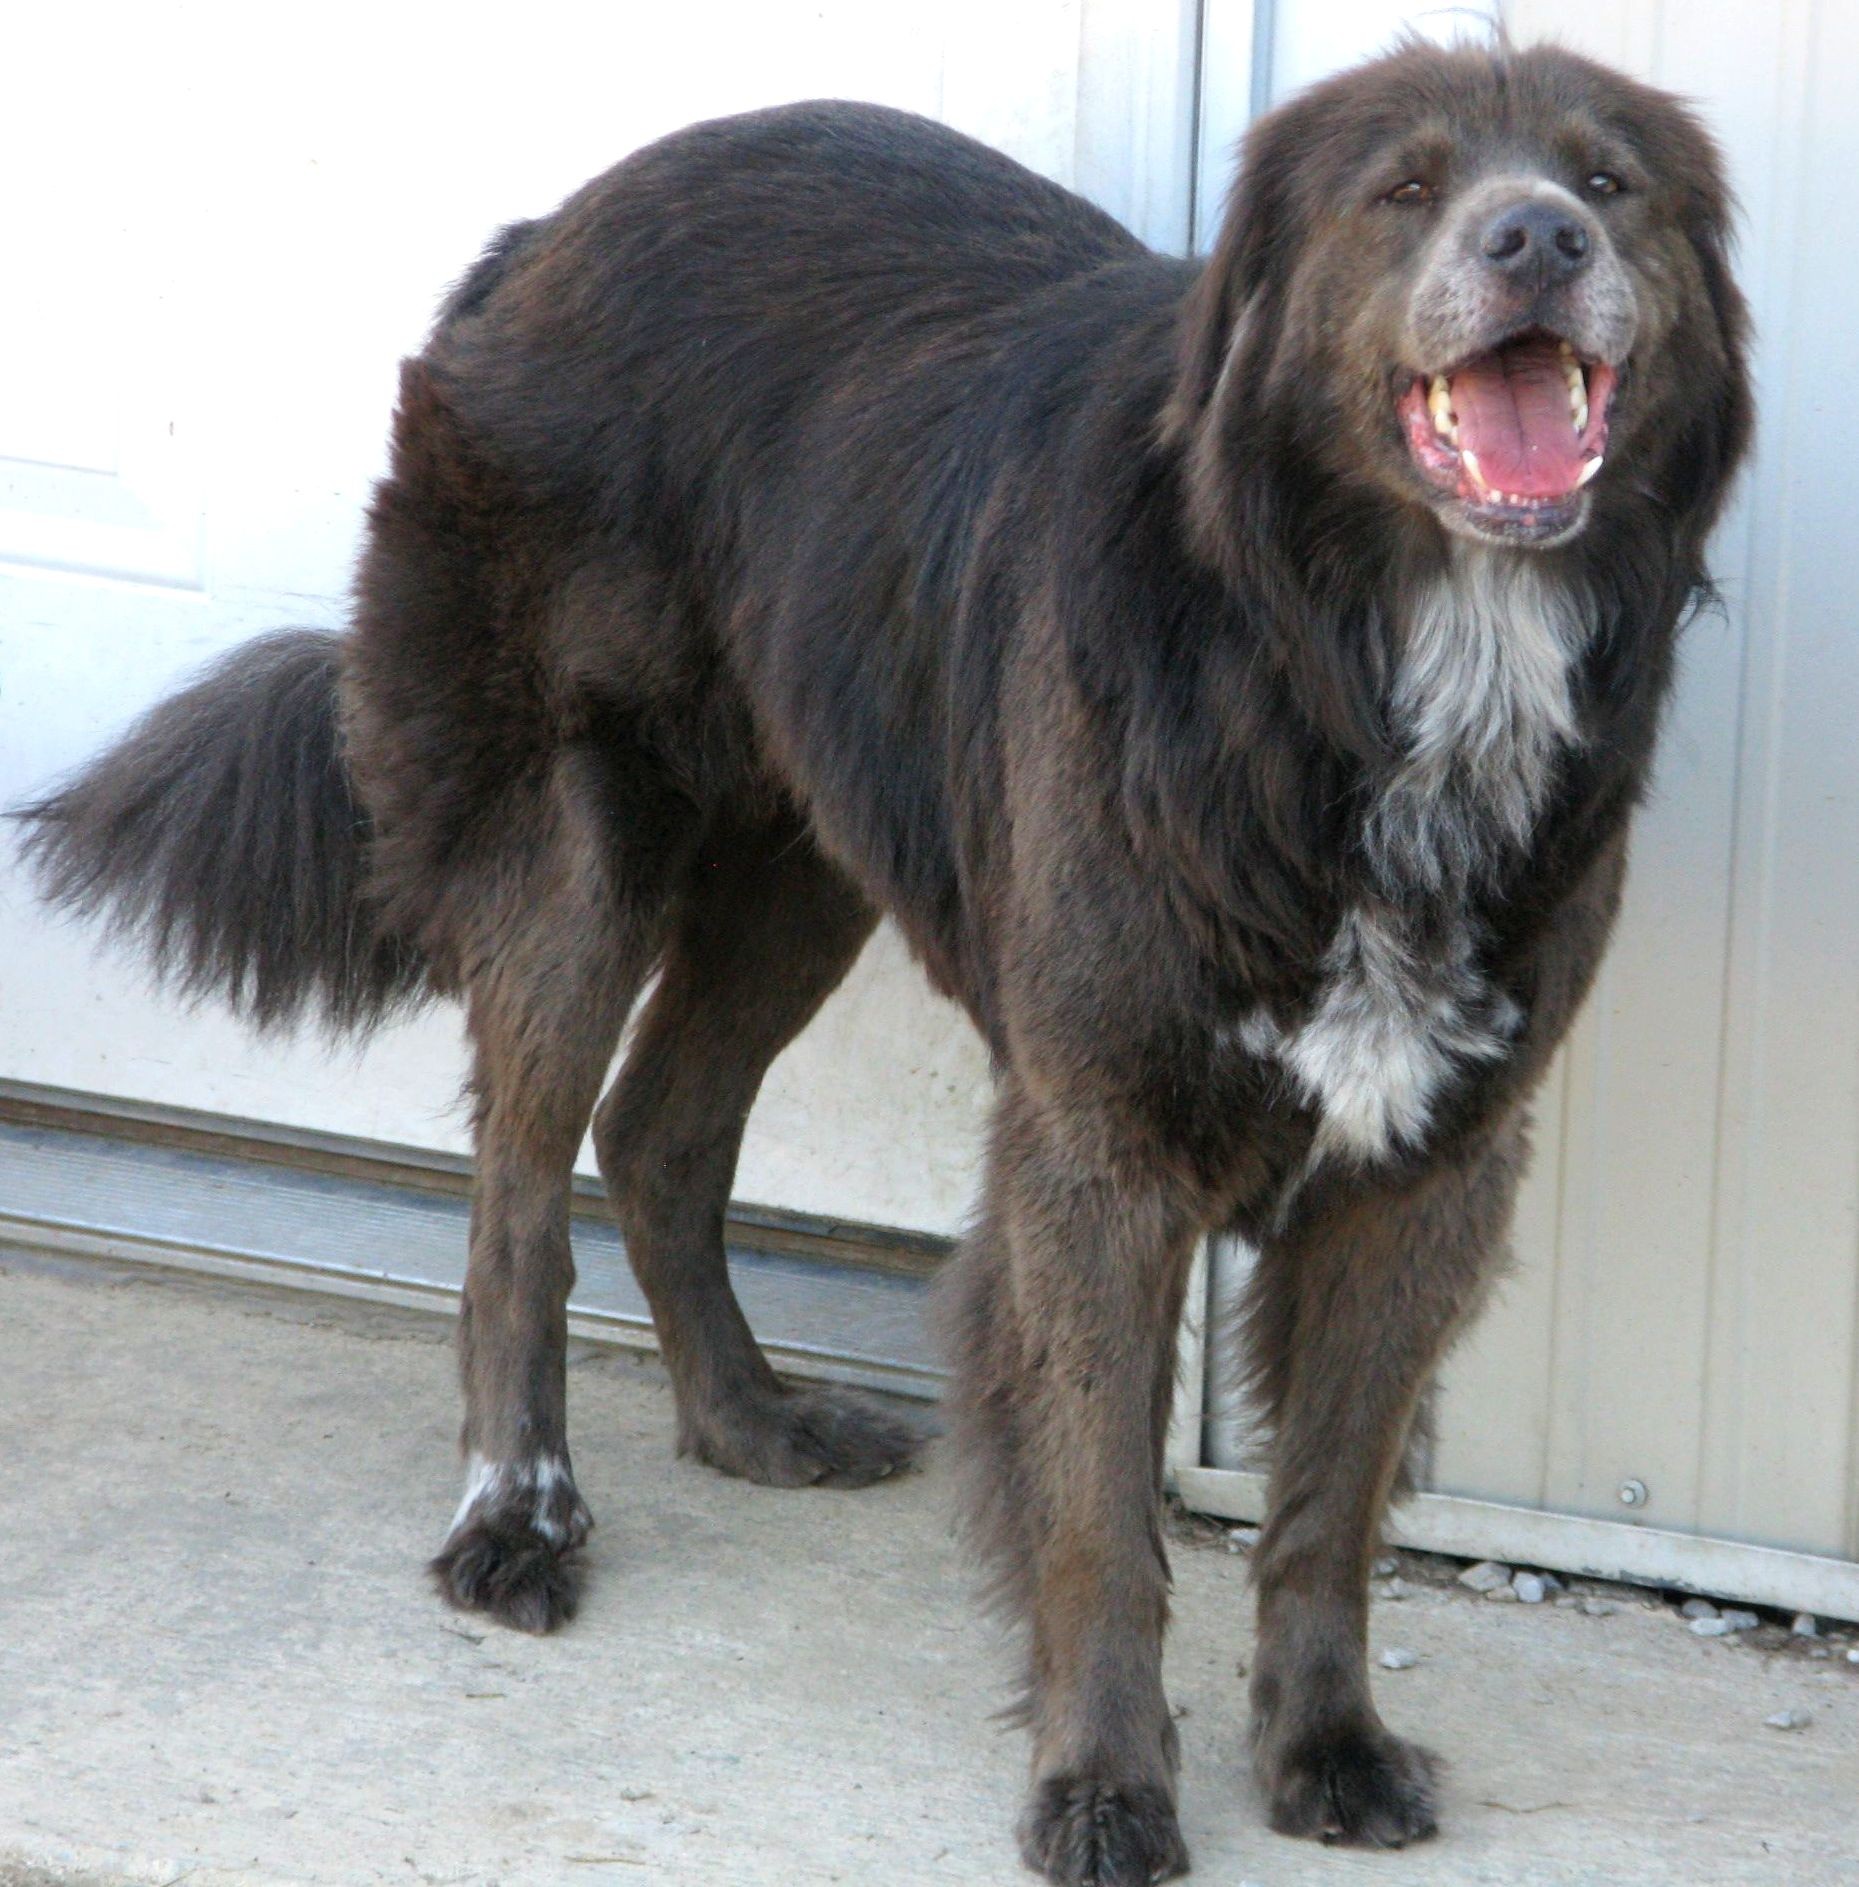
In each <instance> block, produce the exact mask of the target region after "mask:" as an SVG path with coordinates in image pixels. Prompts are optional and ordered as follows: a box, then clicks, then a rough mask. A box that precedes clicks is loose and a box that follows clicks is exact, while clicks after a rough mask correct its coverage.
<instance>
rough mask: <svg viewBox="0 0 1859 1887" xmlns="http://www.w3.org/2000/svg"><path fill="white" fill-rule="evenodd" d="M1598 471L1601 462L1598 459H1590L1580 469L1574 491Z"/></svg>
mask: <svg viewBox="0 0 1859 1887" xmlns="http://www.w3.org/2000/svg"><path fill="white" fill-rule="evenodd" d="M1600 469H1601V461H1600V460H1599V459H1590V460H1589V461H1588V463H1587V464H1586V465H1584V466H1583V467H1582V468H1581V476H1580V477H1579V478H1578V479H1576V481H1575V486H1576V489H1577V490H1579V489H1580V488H1581V487H1582V486H1583V485H1585V484H1587V482H1588V481H1589V479H1591V478H1592V477H1593V476H1594V475H1595V473H1596V472H1598V471H1599V470H1600Z"/></svg>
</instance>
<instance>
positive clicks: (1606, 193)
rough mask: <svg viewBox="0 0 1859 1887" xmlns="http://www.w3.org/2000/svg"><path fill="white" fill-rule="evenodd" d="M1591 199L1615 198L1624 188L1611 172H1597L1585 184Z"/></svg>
mask: <svg viewBox="0 0 1859 1887" xmlns="http://www.w3.org/2000/svg"><path fill="white" fill-rule="evenodd" d="M1586 188H1587V191H1588V194H1589V195H1590V196H1591V197H1617V196H1619V194H1620V193H1621V191H1622V190H1624V189H1625V188H1626V185H1625V184H1623V183H1622V182H1621V181H1620V179H1619V178H1618V177H1616V176H1615V175H1614V173H1613V172H1612V171H1611V170H1597V171H1596V172H1595V173H1594V174H1593V175H1592V176H1591V177H1590V178H1589V179H1588V182H1587V186H1586Z"/></svg>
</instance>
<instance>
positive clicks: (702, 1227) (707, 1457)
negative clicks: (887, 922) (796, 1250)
mask: <svg viewBox="0 0 1859 1887" xmlns="http://www.w3.org/2000/svg"><path fill="white" fill-rule="evenodd" d="M874 921H875V920H874V916H873V913H872V910H871V908H870V906H869V905H867V904H866V902H865V901H864V899H863V898H862V897H861V896H860V895H859V893H858V892H857V890H856V889H855V888H854V887H853V886H852V884H851V883H850V882H849V881H848V880H847V879H846V878H845V877H844V876H843V875H842V874H841V873H840V872H839V871H838V870H836V869H835V868H834V867H833V866H832V865H831V864H829V863H828V862H827V860H826V859H824V858H823V857H822V856H821V855H820V853H819V851H818V850H817V849H816V848H815V846H814V844H813V842H812V840H811V839H810V838H809V837H808V835H807V833H806V831H805V829H804V828H803V827H802V826H800V825H799V824H798V823H797V822H795V821H792V820H782V821H778V822H773V823H764V824H755V825H752V826H735V827H731V828H728V829H724V830H719V831H718V832H716V833H714V834H713V835H711V837H710V838H709V839H708V840H707V841H706V844H705V848H704V850H703V852H702V853H701V855H700V857H699V860H698V866H697V869H696V871H695V872H694V873H693V874H692V877H691V888H690V890H689V892H688V893H687V895H686V897H685V900H684V902H683V904H682V906H681V908H680V911H679V913H678V916H677V919H676V921H675V924H674V928H673V932H672V935H671V936H670V938H669V939H668V941H667V944H666V948H665V955H664V964H663V969H662V971H661V974H660V977H659V982H658V986H657V988H656V989H655V991H654V992H653V995H652V999H651V1001H650V1002H649V1003H648V1004H647V1007H646V1011H645V1014H644V1016H643V1017H642V1018H641V1020H640V1023H639V1027H638V1030H637V1032H636V1034H635V1035H634V1037H633V1040H632V1043H631V1046H630V1048H629V1049H628V1052H627V1057H626V1063H625V1068H624V1071H623V1073H622V1075H621V1077H620V1079H619V1080H618V1081H617V1082H616V1083H615V1084H614V1088H613V1091H612V1093H611V1094H609V1095H608V1097H607V1099H606V1100H605V1101H604V1102H602V1104H601V1107H600V1111H599V1113H598V1115H597V1117H596V1120H595V1126H594V1144H595V1148H596V1151H597V1153H598V1156H599V1159H600V1165H601V1170H602V1172H603V1173H604V1174H605V1176H606V1180H607V1185H608V1189H609V1191H610V1192H611V1194H612V1197H613V1203H614V1207H615V1210H616V1212H617V1213H618V1215H619V1219H620V1223H621V1226H622V1227H623V1228H624V1230H625V1233H626V1244H627V1251H628V1253H629V1255H630V1256H631V1259H632V1264H633V1269H634V1271H635V1273H636V1274H637V1276H638V1278H639V1283H640V1286H641V1288H642V1289H643V1290H644V1292H645V1294H646V1299H647V1301H648V1302H649V1303H650V1305H651V1307H652V1318H653V1322H654V1323H655V1324H656V1326H657V1329H658V1334H659V1342H660V1345H661V1348H662V1350H663V1354H664V1359H665V1364H666V1368H667V1369H668V1370H669V1372H670V1375H671V1380H672V1385H673V1388H674V1390H675V1392H676V1396H677V1405H678V1441H679V1447H680V1450H681V1451H682V1452H685V1453H688V1454H692V1455H695V1456H697V1457H698V1458H699V1459H700V1460H703V1461H707V1462H709V1463H710V1464H711V1465H712V1466H713V1467H717V1468H721V1469H722V1470H724V1472H726V1473H729V1474H739V1475H742V1476H744V1477H745V1478H747V1479H749V1480H751V1481H760V1482H764V1483H767V1484H770V1485H774V1486H780V1487H797V1486H803V1485H806V1484H809V1483H829V1484H832V1485H836V1486H857V1485H862V1484H864V1483H866V1482H870V1481H875V1480H878V1479H880V1478H882V1477H883V1476H885V1475H887V1474H889V1473H891V1472H892V1471H893V1470H894V1469H896V1468H899V1467H902V1466H903V1465H905V1463H906V1462H907V1461H908V1460H909V1459H910V1457H911V1454H912V1453H913V1452H914V1449H915V1447H916V1446H917V1444H918V1442H919V1440H920V1437H919V1435H918V1433H917V1431H916V1430H915V1428H914V1427H913V1426H912V1425H911V1424H909V1423H907V1422H905V1421H903V1420H902V1419H900V1418H899V1417H897V1416H894V1415H891V1414H889V1413H887V1412H886V1411H885V1410H884V1409H882V1408H881V1407H880V1406H879V1405H878V1404H877V1403H875V1402H873V1401H871V1400H869V1399H867V1398H865V1397H862V1396H859V1395H857V1394H855V1393H852V1392H848V1391H845V1390H839V1389H830V1388H814V1387H809V1388H797V1387H789V1386H787V1385H784V1384H783V1383H782V1382H781V1381H780V1380H779V1379H778V1378H777V1377H776V1375H775V1373H774V1371H773V1370H772V1369H770V1368H769V1366H768V1363H767V1360H766V1359H765V1358H764V1357H763V1355H762V1353H761V1351H760V1349H759V1348H758V1347H757V1345H756V1342H755V1339H754V1337H753V1336H752V1335H751V1334H750V1331H749V1326H748V1323H747V1321H746V1320H745V1318H744V1317H743V1314H742V1309H741V1306H740V1305H739V1304H738V1303H737V1301H736V1295H735V1292H734V1291H733V1290H732V1289H731V1287H730V1281H729V1269H728V1266H727V1264H726V1262H725V1260H724V1251H723V1229H724V1214H725V1210H726V1208H727V1206H728V1204H729V1195H730V1184H731V1181H732V1179H733V1177H734V1174H735V1170H736V1158H737V1154H738V1152H739V1150H740V1147H741V1144H742V1132H743V1127H744V1124H745V1123H746V1121H747V1119H748V1113H749V1108H750V1105H751V1104H752V1102H753V1101H754V1099H755V1094H756V1090H757V1088H759V1087H760V1085H761V1081H762V1076H763V1074H764V1073H765V1072H766V1070H767V1068H768V1065H769V1063H770V1062H771V1061H773V1060H774V1058H775V1056H776V1055H777V1054H779V1053H780V1051H781V1050H782V1049H783V1048H784V1047H785V1046H786V1045H787V1043H788V1042H789V1041H791V1040H792V1039H793V1037H794V1036H795V1035H796V1034H798V1033H799V1031H800V1029H801V1028H802V1027H803V1026H804V1025H805V1023H806V1022H807V1021H808V1019H809V1018H810V1017H811V1016H812V1015H813V1014H814V1012H815V1011H816V1010H817V1009H818V1008H819V1006H820V1004H821V1003H822V1002H823V1001H825V999H826V997H827V996H828V995H829V994H830V993H831V992H832V990H833V989H834V988H835V987H836V986H837V985H838V983H839V981H840V980H841V978H842V977H843V976H844V975H845V973H846V971H847V970H848V969H849V968H850V967H851V965H852V963H853V961H854V959H855V958H856V957H857V956H858V953H859V950H860V948H861V947H862V946H863V944H864V942H865V939H866V938H867V937H868V936H869V935H870V934H871V930H872V925H873V923H874Z"/></svg>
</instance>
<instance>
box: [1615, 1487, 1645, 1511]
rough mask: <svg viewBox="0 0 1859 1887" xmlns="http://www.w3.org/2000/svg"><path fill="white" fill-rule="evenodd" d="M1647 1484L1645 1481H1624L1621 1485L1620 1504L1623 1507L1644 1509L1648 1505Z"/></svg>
mask: <svg viewBox="0 0 1859 1887" xmlns="http://www.w3.org/2000/svg"><path fill="white" fill-rule="evenodd" d="M1646 1498H1647V1497H1646V1483H1645V1482H1644V1481H1622V1482H1621V1483H1620V1504H1621V1506H1623V1507H1644V1506H1645V1505H1646Z"/></svg>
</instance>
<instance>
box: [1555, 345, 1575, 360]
mask: <svg viewBox="0 0 1859 1887" xmlns="http://www.w3.org/2000/svg"><path fill="white" fill-rule="evenodd" d="M1556 349H1557V351H1558V352H1559V353H1560V354H1561V356H1562V358H1563V359H1564V360H1573V359H1574V358H1575V350H1574V348H1572V347H1571V346H1570V345H1569V344H1568V342H1567V341H1558V342H1557V343H1556Z"/></svg>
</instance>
